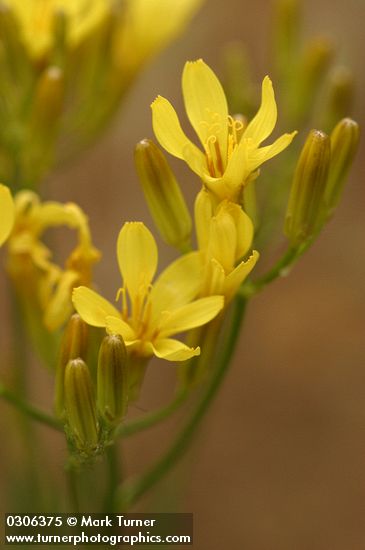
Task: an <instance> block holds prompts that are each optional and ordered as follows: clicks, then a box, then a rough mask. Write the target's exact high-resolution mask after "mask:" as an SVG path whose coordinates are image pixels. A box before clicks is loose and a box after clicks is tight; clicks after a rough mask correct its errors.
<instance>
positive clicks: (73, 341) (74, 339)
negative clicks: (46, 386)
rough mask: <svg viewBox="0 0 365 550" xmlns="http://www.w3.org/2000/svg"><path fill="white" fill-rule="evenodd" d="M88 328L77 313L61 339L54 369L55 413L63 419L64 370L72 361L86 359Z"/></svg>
mask: <svg viewBox="0 0 365 550" xmlns="http://www.w3.org/2000/svg"><path fill="white" fill-rule="evenodd" d="M87 344H88V327H87V324H86V323H85V322H84V321H83V320H82V319H81V317H80V315H79V314H78V313H75V314H74V315H72V317H71V318H70V320H69V322H68V324H67V326H66V329H65V332H64V334H63V337H62V342H61V351H60V357H59V361H58V365H57V369H56V389H55V411H56V414H57V416H59V417H61V418H62V417H63V416H64V410H65V403H64V387H65V380H64V379H65V369H66V365H67V363H68V362H69V361H70V360H72V359H78V358H80V359H84V360H85V359H86V355H87Z"/></svg>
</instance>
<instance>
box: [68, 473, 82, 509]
mask: <svg viewBox="0 0 365 550" xmlns="http://www.w3.org/2000/svg"><path fill="white" fill-rule="evenodd" d="M67 481H68V492H69V498H70V506H71V511H72V512H73V513H75V514H77V513H78V512H79V511H80V503H79V495H78V490H77V471H76V468H75V467H74V466H73V465H72V464H69V465H68V467H67Z"/></svg>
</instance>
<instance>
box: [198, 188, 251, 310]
mask: <svg viewBox="0 0 365 550" xmlns="http://www.w3.org/2000/svg"><path fill="white" fill-rule="evenodd" d="M216 202H217V201H215V200H214V198H213V197H212V195H211V193H209V192H208V191H206V190H204V189H202V190H201V191H200V193H199V194H198V196H197V198H196V201H195V224H196V231H197V240H198V246H199V249H200V251H201V260H202V266H203V285H202V290H201V295H203V296H210V295H212V294H222V295H223V296H224V297H225V303H226V304H227V303H229V301H230V300H231V299H232V298H233V297H234V295H235V294H236V293H237V291H238V289H239V287H240V286H241V284H242V283H243V281H244V280H245V279H246V277H248V275H249V274H250V273H251V271H252V269H253V268H254V267H255V264H256V262H257V260H258V259H259V253H258V252H257V251H256V250H254V251H253V252H252V253H251V255H250V256H249V257H248V258H247V259H246V260H244V259H242V258H244V257H246V256H247V254H248V252H249V251H250V250H251V247H252V239H253V234H254V229H253V224H252V222H251V220H250V218H249V217H248V215H247V214H246V213H245V212H244V211H243V210H242V208H241V207H240V206H239V205H238V204H235V203H232V202H230V201H227V200H224V201H222V202H221V203H219V204H218V205H217V204H216Z"/></svg>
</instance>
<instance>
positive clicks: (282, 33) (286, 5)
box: [274, 0, 300, 77]
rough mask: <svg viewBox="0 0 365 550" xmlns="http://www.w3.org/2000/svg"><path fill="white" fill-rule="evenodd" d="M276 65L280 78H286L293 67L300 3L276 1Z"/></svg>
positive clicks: (296, 1)
mask: <svg viewBox="0 0 365 550" xmlns="http://www.w3.org/2000/svg"><path fill="white" fill-rule="evenodd" d="M274 6H275V19H276V21H275V26H274V32H275V36H274V38H275V46H276V55H275V63H276V65H277V70H278V72H279V74H280V76H282V77H285V76H286V75H287V74H288V72H290V69H291V67H292V65H293V62H294V60H295V56H296V53H297V50H298V42H299V40H298V36H299V27H300V25H299V2H298V0H276V2H275V4H274Z"/></svg>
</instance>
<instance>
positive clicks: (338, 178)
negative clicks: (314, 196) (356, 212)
mask: <svg viewBox="0 0 365 550" xmlns="http://www.w3.org/2000/svg"><path fill="white" fill-rule="evenodd" d="M359 139H360V127H359V125H358V124H357V123H356V122H355V121H354V120H351V118H344V119H343V120H341V121H340V122H339V123H338V124H337V126H336V127H335V129H334V130H333V132H332V134H331V165H330V171H329V175H328V182H327V186H326V189H325V195H324V198H325V203H326V206H327V209H328V214H329V215H330V214H331V212H332V211H333V209H334V208H335V207H336V206H337V204H338V201H339V200H340V197H341V194H342V191H343V188H344V185H345V183H346V178H347V176H348V173H349V170H350V168H351V165H352V162H353V160H354V157H355V154H356V151H357V149H358V145H359Z"/></svg>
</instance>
